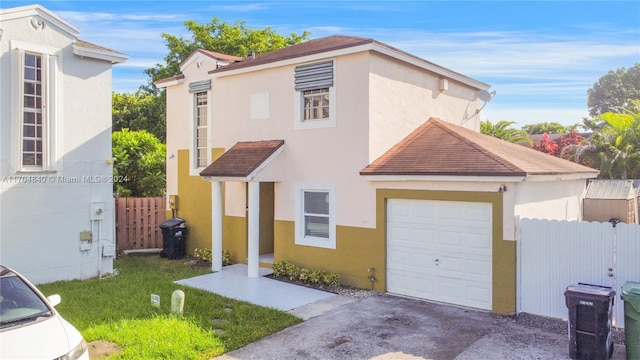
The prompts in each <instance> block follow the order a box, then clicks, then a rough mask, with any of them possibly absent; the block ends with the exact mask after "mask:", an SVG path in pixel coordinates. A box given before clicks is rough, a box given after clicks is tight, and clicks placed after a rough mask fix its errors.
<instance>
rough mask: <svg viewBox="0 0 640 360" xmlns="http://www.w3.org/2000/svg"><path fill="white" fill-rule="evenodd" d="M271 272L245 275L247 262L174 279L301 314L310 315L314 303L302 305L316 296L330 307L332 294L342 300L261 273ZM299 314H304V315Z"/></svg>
mask: <svg viewBox="0 0 640 360" xmlns="http://www.w3.org/2000/svg"><path fill="white" fill-rule="evenodd" d="M271 273H272V271H271V269H265V268H260V277H257V278H249V277H247V265H245V264H234V265H230V266H225V267H223V268H222V270H221V271H218V272H214V273H211V274H206V275H201V276H197V277H194V278H190V279H184V280H178V281H176V282H175V283H176V284H180V285H184V286H188V287H192V288H196V289H201V290H206V291H209V292H212V293H215V294H218V295H222V296H225V297H228V298H231V299H236V300H241V301H246V302H249V303H252V304H256V305H260V306H264V307H270V308H275V309H278V310H282V311H292V310H293V311H292V312H293V313H296V312H295V311H296V310H297V312H299V313H300V314H303V315H304V314H306V313H308V314H307V315H305V316H311V315H310V314H312V313H313V312H314V311H315V312H317V311H318V308H317V307H305V306H306V305H309V304H312V303H315V302H318V301H320V300H323V302H322V305H321V307H326V306H329V307H330V308H332V307H331V305H330V304H332V300H331V299H332V298H333V299H334V300H333V301H336V302H338V303H339V304H342V303H343V301H341V300H340V299H339V298H338V295H337V294H334V293H330V292H326V291H321V290H316V289H312V288H308V287H304V286H298V285H294V284H289V283H286V282H283V281H278V280H273V279H271V278H266V277H264V276H266V275H269V274H271ZM305 309H306V310H305ZM299 316H300V317H302V318H303V319H304V318H305V316H302V315H299Z"/></svg>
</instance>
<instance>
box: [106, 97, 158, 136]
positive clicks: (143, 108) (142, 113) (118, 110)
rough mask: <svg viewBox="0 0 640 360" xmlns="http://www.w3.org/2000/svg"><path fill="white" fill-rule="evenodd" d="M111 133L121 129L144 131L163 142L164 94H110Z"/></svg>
mask: <svg viewBox="0 0 640 360" xmlns="http://www.w3.org/2000/svg"><path fill="white" fill-rule="evenodd" d="M111 99H112V119H113V131H120V130H122V129H129V130H134V131H138V130H146V131H148V132H150V133H151V134H153V135H154V136H155V137H156V138H158V140H160V142H163V143H164V142H165V141H166V140H165V138H166V129H165V118H166V114H165V108H166V104H165V94H164V92H162V93H160V94H157V95H156V94H151V93H148V92H146V91H142V90H138V91H136V92H135V93H116V92H114V93H112V94H111Z"/></svg>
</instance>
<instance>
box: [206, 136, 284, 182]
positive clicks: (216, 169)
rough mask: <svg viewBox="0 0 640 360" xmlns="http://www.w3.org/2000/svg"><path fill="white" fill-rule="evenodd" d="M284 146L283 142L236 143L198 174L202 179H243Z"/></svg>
mask: <svg viewBox="0 0 640 360" xmlns="http://www.w3.org/2000/svg"><path fill="white" fill-rule="evenodd" d="M282 145H284V140H266V141H245V142H238V143H236V144H235V145H233V146H232V147H231V148H230V149H229V150H227V151H226V152H225V153H224V154H222V156H220V157H219V158H218V159H217V160H215V161H214V162H212V163H211V165H209V166H207V167H206V168H205V169H204V170H202V171H201V172H200V176H203V177H222V178H245V177H248V176H250V175H251V174H252V173H253V172H254V171H255V170H256V169H258V168H259V167H260V166H261V165H262V164H264V163H265V161H267V160H268V159H269V158H270V157H271V156H272V155H273V154H275V152H276V151H277V150H278V149H280V147H282Z"/></svg>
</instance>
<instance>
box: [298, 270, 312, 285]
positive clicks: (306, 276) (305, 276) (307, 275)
mask: <svg viewBox="0 0 640 360" xmlns="http://www.w3.org/2000/svg"><path fill="white" fill-rule="evenodd" d="M298 279H300V281H303V282H309V281H310V280H311V270H309V269H302V270H300V276H299V277H298Z"/></svg>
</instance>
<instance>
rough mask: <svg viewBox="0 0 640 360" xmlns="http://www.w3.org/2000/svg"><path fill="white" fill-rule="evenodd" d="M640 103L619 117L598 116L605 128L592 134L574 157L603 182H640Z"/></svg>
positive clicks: (634, 101)
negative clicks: (611, 180)
mask: <svg viewBox="0 0 640 360" xmlns="http://www.w3.org/2000/svg"><path fill="white" fill-rule="evenodd" d="M639 109H640V99H639V100H633V101H632V102H631V106H630V107H629V108H628V109H626V110H625V111H624V112H623V113H613V112H608V113H604V114H602V115H600V116H598V120H602V121H603V122H604V124H605V126H604V127H603V128H602V129H601V130H599V131H596V132H594V133H593V134H592V135H591V136H590V137H589V139H588V140H586V141H585V144H584V145H583V146H582V147H581V149H580V150H579V152H578V154H579V156H581V157H585V158H586V159H587V161H588V162H589V163H590V165H591V166H592V167H595V168H597V169H600V177H601V178H604V179H638V178H640V110H639Z"/></svg>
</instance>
